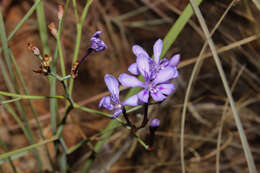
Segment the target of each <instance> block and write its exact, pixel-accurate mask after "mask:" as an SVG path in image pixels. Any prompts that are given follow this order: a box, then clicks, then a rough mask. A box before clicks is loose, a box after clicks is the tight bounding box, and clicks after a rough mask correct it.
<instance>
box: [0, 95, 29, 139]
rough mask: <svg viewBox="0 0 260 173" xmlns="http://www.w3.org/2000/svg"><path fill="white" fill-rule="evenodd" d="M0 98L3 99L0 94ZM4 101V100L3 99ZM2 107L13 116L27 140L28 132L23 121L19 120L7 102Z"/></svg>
mask: <svg viewBox="0 0 260 173" xmlns="http://www.w3.org/2000/svg"><path fill="white" fill-rule="evenodd" d="M0 99H1V100H5V99H4V97H3V96H1V95H0ZM3 102H4V101H3ZM3 106H4V108H5V109H6V110H7V112H8V113H9V114H10V115H11V116H12V117H13V119H14V120H15V121H16V122H17V124H18V125H19V127H20V128H21V129H22V131H23V133H24V135H25V137H26V138H27V139H28V141H29V138H30V137H29V136H30V135H29V132H28V131H27V129H26V128H25V127H24V125H23V122H22V121H21V120H20V118H19V117H18V116H17V114H16V112H15V111H14V110H13V109H12V107H11V106H10V105H9V104H4V105H3Z"/></svg>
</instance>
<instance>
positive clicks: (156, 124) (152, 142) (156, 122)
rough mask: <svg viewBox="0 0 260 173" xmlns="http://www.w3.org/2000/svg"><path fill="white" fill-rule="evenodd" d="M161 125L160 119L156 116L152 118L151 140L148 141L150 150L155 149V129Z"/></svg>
mask: <svg viewBox="0 0 260 173" xmlns="http://www.w3.org/2000/svg"><path fill="white" fill-rule="evenodd" d="M159 126H160V120H159V119H157V118H155V119H152V121H151V123H150V134H149V141H148V145H149V150H153V148H154V146H153V144H154V138H155V131H156V130H157V128H158V127H159Z"/></svg>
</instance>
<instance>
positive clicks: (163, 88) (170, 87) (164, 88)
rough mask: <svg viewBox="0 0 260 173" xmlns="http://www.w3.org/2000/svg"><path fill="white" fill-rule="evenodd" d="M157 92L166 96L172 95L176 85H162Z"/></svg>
mask: <svg viewBox="0 0 260 173" xmlns="http://www.w3.org/2000/svg"><path fill="white" fill-rule="evenodd" d="M156 89H157V90H159V91H161V92H162V93H163V94H165V95H170V94H171V93H172V92H173V91H174V89H175V86H174V84H160V85H158V86H157V87H156Z"/></svg>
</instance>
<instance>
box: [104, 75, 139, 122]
mask: <svg viewBox="0 0 260 173" xmlns="http://www.w3.org/2000/svg"><path fill="white" fill-rule="evenodd" d="M104 79H105V83H106V85H107V89H108V90H109V92H110V94H111V95H110V96H104V97H103V98H102V99H101V100H100V103H99V107H102V106H103V107H104V108H106V109H108V110H114V111H115V112H114V115H113V116H112V117H111V119H114V118H117V117H118V116H119V115H120V114H121V113H122V112H123V109H124V106H125V105H128V106H137V105H138V101H139V100H138V97H137V96H136V95H134V96H132V97H130V98H128V99H127V100H126V101H124V102H121V101H120V99H119V92H120V90H119V83H118V81H117V79H116V78H115V77H114V76H113V75H110V74H106V75H105V78H104Z"/></svg>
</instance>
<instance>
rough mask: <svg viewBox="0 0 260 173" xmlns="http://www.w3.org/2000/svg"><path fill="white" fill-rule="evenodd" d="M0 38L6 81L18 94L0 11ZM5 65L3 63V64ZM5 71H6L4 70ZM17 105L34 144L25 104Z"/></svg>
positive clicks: (36, 154) (18, 102)
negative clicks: (6, 70) (5, 66)
mask: <svg viewBox="0 0 260 173" xmlns="http://www.w3.org/2000/svg"><path fill="white" fill-rule="evenodd" d="M0 36H1V41H2V46H3V51H4V57H5V61H6V63H7V68H8V71H9V73H10V76H11V80H10V77H9V75H8V74H7V72H4V73H5V74H4V76H5V77H6V78H5V77H4V78H5V79H7V78H9V80H7V81H6V84H7V87H8V90H9V91H11V92H18V86H17V85H15V86H13V85H12V83H11V82H13V83H14V84H16V79H15V76H14V73H13V69H12V66H11V61H10V57H9V49H8V41H7V40H8V39H7V38H6V33H5V26H4V21H3V16H2V12H1V11H0ZM1 64H3V63H1ZM4 70H5V69H4ZM15 104H16V107H17V109H18V111H19V113H20V114H21V115H22V116H23V118H24V121H25V123H26V129H27V131H28V133H29V136H28V140H29V142H30V144H33V143H34V141H35V140H34V134H33V132H32V129H31V127H30V125H29V120H28V116H27V113H26V111H25V109H24V105H23V102H20V101H17V102H15ZM33 152H34V155H35V158H36V160H37V164H38V167H39V169H40V172H42V163H41V160H40V157H39V153H38V151H37V150H34V151H33Z"/></svg>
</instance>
